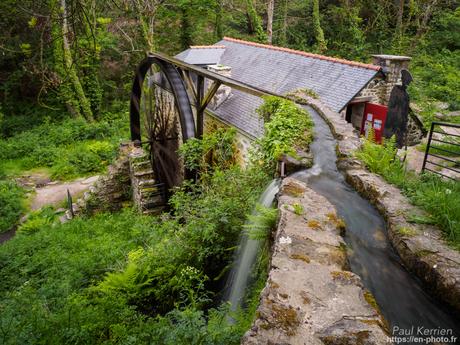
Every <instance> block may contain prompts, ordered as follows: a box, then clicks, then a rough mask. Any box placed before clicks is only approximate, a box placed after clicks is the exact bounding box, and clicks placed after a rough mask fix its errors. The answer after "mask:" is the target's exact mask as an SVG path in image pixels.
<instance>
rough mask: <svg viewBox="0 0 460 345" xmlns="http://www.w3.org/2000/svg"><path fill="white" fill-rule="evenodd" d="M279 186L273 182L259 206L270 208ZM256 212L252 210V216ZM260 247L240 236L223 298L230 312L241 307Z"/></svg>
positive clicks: (259, 243)
mask: <svg viewBox="0 0 460 345" xmlns="http://www.w3.org/2000/svg"><path fill="white" fill-rule="evenodd" d="M279 184H280V181H279V180H273V181H272V182H271V183H270V184H269V185H268V186H267V188H266V189H265V191H264V192H263V194H262V195H261V196H260V198H259V204H261V205H262V206H264V207H271V206H272V205H273V201H274V200H275V196H276V194H277V193H278V191H279ZM256 212H257V211H256V210H255V209H254V211H253V214H255V213H256ZM260 245H261V241H258V240H253V239H250V238H249V237H248V235H247V234H244V233H243V234H242V236H241V240H240V245H239V247H238V251H237V253H236V262H235V265H234V267H233V269H232V271H231V273H230V276H229V278H228V281H227V293H226V296H225V297H226V299H227V300H228V301H229V302H230V303H231V310H236V309H238V307H240V306H241V305H242V302H243V298H244V295H245V292H246V288H247V286H248V284H249V277H250V276H251V274H252V270H253V267H254V263H255V262H256V258H257V253H258V252H259V249H260Z"/></svg>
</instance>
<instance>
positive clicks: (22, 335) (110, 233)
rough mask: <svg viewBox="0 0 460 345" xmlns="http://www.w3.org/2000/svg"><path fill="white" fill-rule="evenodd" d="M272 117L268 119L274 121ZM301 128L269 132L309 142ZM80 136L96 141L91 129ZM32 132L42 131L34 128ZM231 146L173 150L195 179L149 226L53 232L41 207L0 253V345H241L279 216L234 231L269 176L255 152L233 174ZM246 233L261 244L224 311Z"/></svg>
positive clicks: (121, 220)
mask: <svg viewBox="0 0 460 345" xmlns="http://www.w3.org/2000/svg"><path fill="white" fill-rule="evenodd" d="M283 104H284V103H283ZM287 106H288V104H284V108H286V107H287ZM288 108H289V107H288ZM273 109H275V111H274V112H273V111H272V112H273V114H274V116H272V118H277V117H281V116H282V113H283V112H282V111H280V110H279V109H278V107H276V106H275V107H272V110H273ZM289 109H291V108H289ZM291 110H292V109H291ZM285 115H286V116H287V115H289V112H287V113H285ZM288 123H290V122H288ZM72 124H75V122H72ZM303 124H304V125H308V126H307V127H308V128H309V127H310V126H311V123H310V122H308V121H306V122H305V121H304V122H303ZM101 126H102V125H101ZM307 127H303V126H300V127H299V125H298V124H292V126H288V127H280V128H278V130H279V131H280V132H284V133H285V136H286V137H288V138H295V137H296V136H295V131H297V130H298V129H299V128H301V132H302V134H307V138H310V134H309V132H308V128H307ZM72 128H75V127H74V126H72ZM77 128H78V129H80V127H78V126H77ZM84 128H86V129H88V128H89V130H91V129H93V130H94V135H92V137H95V138H99V137H98V135H99V133H101V132H100V131H99V128H100V127H96V129H94V127H93V125H90V127H84ZM31 131H36V132H33V133H43V132H42V131H43V128H42V125H40V126H37V127H35V128H34V129H32V130H31ZM75 133H76V134H75ZM80 133H81V132H80V131H79V130H75V131H71V132H70V133H68V134H66V135H65V137H66V138H68V140H69V138H73V139H75V138H79V137H80ZM37 135H38V134H37ZM86 138H87V137H84V139H86ZM234 138H235V131H234V130H230V131H225V130H217V131H215V132H213V133H211V134H207V135H205V137H204V138H203V140H202V141H200V140H191V141H189V142H188V143H186V144H184V145H183V146H182V148H181V150H180V153H181V154H182V156H183V157H187V158H188V159H186V160H185V164H186V166H187V167H189V168H191V167H193V168H195V169H197V170H198V171H199V176H200V179H199V181H198V182H192V181H187V182H185V183H184V184H183V186H182V187H180V188H177V189H176V190H175V193H174V194H173V196H172V197H171V199H170V212H168V213H164V214H162V215H161V216H159V217H148V216H141V215H139V214H137V213H136V212H134V211H132V210H130V209H124V210H122V211H121V212H120V213H117V214H108V213H102V214H97V215H95V216H92V217H90V218H77V219H74V220H72V221H70V222H68V223H65V224H60V223H59V222H57V221H56V215H55V213H54V211H53V210H52V209H50V208H47V209H44V210H42V211H38V212H34V213H33V214H32V215H31V216H30V217H29V219H28V221H27V222H25V223H24V224H23V225H21V226H20V228H19V229H18V233H17V235H16V237H15V238H13V239H12V240H10V241H8V242H6V243H5V244H3V245H2V246H0V282H1V284H0V342H1V343H4V344H9V345H10V344H66V343H72V344H174V345H176V344H222V345H224V344H225V345H228V344H239V342H240V339H241V336H242V335H243V334H244V332H245V331H246V330H247V329H248V328H249V327H250V325H251V323H252V320H253V318H254V315H255V310H256V308H257V306H258V299H259V294H260V291H261V289H262V288H263V286H264V285H265V282H266V278H267V268H268V258H269V255H268V251H269V243H270V242H269V239H270V236H269V234H270V231H269V230H270V228H272V227H273V226H274V222H275V220H276V214H277V212H276V211H270V210H267V209H261V208H260V207H259V208H257V210H258V212H257V213H256V214H253V216H251V218H250V219H251V222H250V226H248V225H247V226H246V227H245V226H244V224H245V222H246V219H247V215H248V214H251V211H252V210H253V208H254V206H255V205H256V202H257V199H258V197H259V195H260V194H261V192H262V190H263V188H264V187H265V185H266V184H267V183H268V181H269V179H270V178H269V174H267V172H266V170H265V169H261V166H262V165H263V164H262V163H261V162H260V160H261V159H264V158H266V159H273V158H272V157H274V156H273V154H272V151H270V152H271V153H270V154H268V153H267V152H266V151H264V147H265V146H260V147H259V148H258V150H256V153H255V154H254V157H255V158H256V159H255V160H254V162H253V163H250V164H249V166H247V167H246V168H244V169H243V168H241V167H239V166H238V165H236V164H235V161H236V160H235V154H236V145H235V144H234ZM308 140H310V139H308ZM56 142H57V140H56ZM266 147H270V148H271V147H272V146H266ZM24 154H25V153H24ZM268 157H269V158H268ZM271 173H273V171H271ZM244 229H245V231H247V232H249V234H250V236H255V237H257V238H259V239H260V240H262V241H264V242H263V243H264V244H263V246H262V250H261V253H260V255H259V259H258V261H257V263H256V265H255V267H254V270H253V273H252V277H251V279H250V281H251V282H252V283H251V285H250V287H249V288H248V289H247V293H246V298H245V303H244V305H243V307H244V308H243V309H241V308H239V309H238V310H237V311H231V310H230V306H229V305H228V304H227V303H222V302H221V298H222V291H223V290H224V285H225V281H226V277H227V275H228V273H229V270H230V269H231V264H232V262H233V256H234V251H235V248H236V246H237V244H238V241H239V238H240V236H241V234H242V231H243V230H244Z"/></svg>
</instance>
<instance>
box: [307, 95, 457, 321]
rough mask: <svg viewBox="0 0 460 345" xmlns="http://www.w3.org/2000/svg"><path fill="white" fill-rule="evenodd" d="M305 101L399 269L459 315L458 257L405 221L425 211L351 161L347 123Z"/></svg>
mask: <svg viewBox="0 0 460 345" xmlns="http://www.w3.org/2000/svg"><path fill="white" fill-rule="evenodd" d="M307 101H308V103H309V104H310V105H311V106H312V107H313V108H315V109H316V110H317V111H318V113H319V114H320V115H321V116H322V117H323V118H324V119H325V120H326V122H327V123H328V124H329V126H330V128H331V131H332V133H333V134H334V136H335V137H336V139H337V157H338V161H337V166H338V168H339V169H340V170H342V171H343V173H344V174H345V177H346V179H347V182H348V183H350V184H351V185H352V186H353V187H354V188H355V189H356V190H357V191H358V192H359V193H360V194H361V195H363V196H364V197H365V198H367V199H368V200H369V201H370V202H371V203H372V204H374V205H375V207H376V208H377V210H378V211H379V212H380V213H381V214H382V215H383V217H384V218H385V220H386V223H387V227H388V235H389V239H390V241H391V243H392V245H393V247H394V248H395V250H396V252H397V253H398V254H399V256H400V258H401V260H402V262H403V264H404V265H405V266H406V268H407V269H408V270H409V271H411V272H413V273H414V274H415V275H416V276H418V278H420V280H421V281H422V282H423V283H424V285H425V287H426V289H427V290H428V291H429V292H430V293H431V294H432V295H434V296H436V297H437V298H438V299H439V300H441V301H443V302H445V303H446V304H448V305H450V306H451V307H452V308H453V310H454V312H456V313H457V314H458V315H460V253H459V252H458V251H456V250H455V249H452V248H450V247H449V245H448V244H447V243H446V241H445V240H444V239H443V238H442V235H441V231H440V229H438V228H436V227H434V226H430V225H426V224H413V223H411V222H409V220H408V219H409V218H410V216H412V215H418V216H424V212H423V211H422V210H420V209H419V208H417V207H416V206H414V205H412V204H411V203H410V202H409V200H408V199H407V198H406V197H405V196H404V195H402V193H401V191H400V190H399V189H398V188H396V187H395V186H393V185H390V184H389V183H387V182H386V181H384V180H383V179H382V178H381V177H380V176H378V175H376V174H373V173H370V172H369V171H367V170H366V168H365V167H364V166H363V164H362V163H361V162H360V161H359V160H358V159H356V158H355V157H354V152H355V151H356V150H357V149H359V148H360V146H361V141H360V139H359V138H358V137H357V136H356V135H355V134H354V129H353V127H352V126H351V125H350V124H349V123H347V122H346V121H345V120H344V119H343V118H341V117H340V115H339V114H337V113H335V112H333V111H331V110H330V109H329V108H327V107H326V106H324V105H323V104H321V102H320V101H318V100H316V99H308V100H307Z"/></svg>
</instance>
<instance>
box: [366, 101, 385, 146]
mask: <svg viewBox="0 0 460 345" xmlns="http://www.w3.org/2000/svg"><path fill="white" fill-rule="evenodd" d="M387 112H388V107H386V106H384V105H380V104H373V103H366V105H365V106H364V115H363V122H362V124H361V135H364V136H365V137H366V138H367V137H368V135H369V133H370V131H369V130H370V129H371V128H373V129H374V135H375V141H376V142H378V143H381V142H382V136H383V128H384V127H385V120H386V118H387Z"/></svg>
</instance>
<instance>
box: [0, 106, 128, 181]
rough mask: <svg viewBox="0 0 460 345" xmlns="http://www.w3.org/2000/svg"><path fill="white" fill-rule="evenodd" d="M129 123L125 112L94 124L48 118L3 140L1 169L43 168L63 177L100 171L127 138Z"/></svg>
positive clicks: (8, 171) (9, 171)
mask: <svg viewBox="0 0 460 345" xmlns="http://www.w3.org/2000/svg"><path fill="white" fill-rule="evenodd" d="M128 125H129V120H128V118H127V116H125V115H116V116H114V117H113V118H111V119H108V120H101V121H100V122H95V123H87V122H85V121H83V120H79V119H65V120H62V121H61V122H58V123H50V122H46V121H45V122H44V123H42V124H39V125H37V126H35V127H33V128H30V129H28V130H26V131H23V132H20V133H18V134H16V135H14V136H10V137H8V138H4V139H1V140H0V172H3V175H9V176H14V175H19V174H21V173H23V172H25V171H30V170H33V169H37V168H41V169H46V171H47V172H48V173H49V174H50V175H51V177H52V178H54V179H62V180H69V179H73V178H75V177H80V176H87V175H91V174H96V173H100V172H102V171H104V169H105V167H106V166H107V165H108V164H109V163H110V162H111V160H112V159H113V158H114V156H115V153H116V149H117V147H118V145H119V143H120V140H121V139H122V138H126V137H128Z"/></svg>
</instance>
